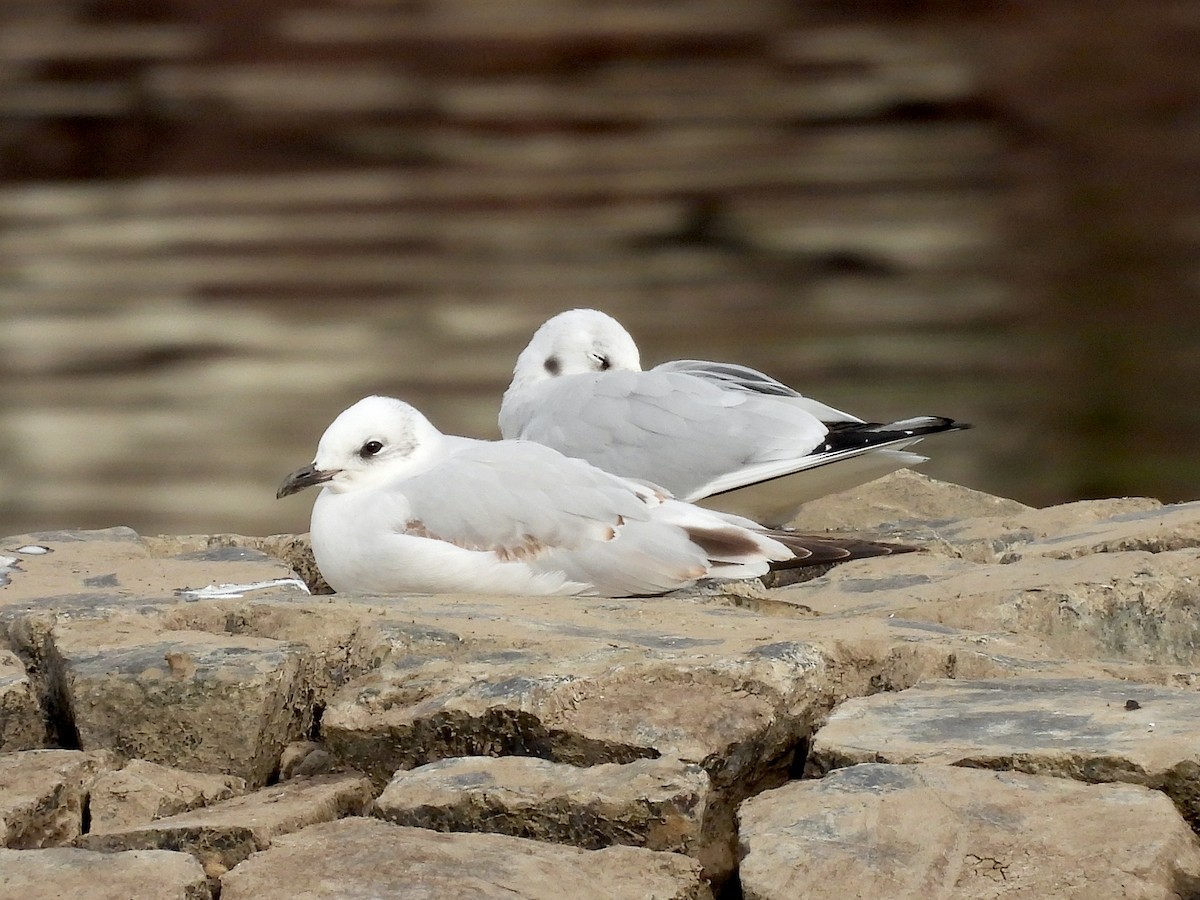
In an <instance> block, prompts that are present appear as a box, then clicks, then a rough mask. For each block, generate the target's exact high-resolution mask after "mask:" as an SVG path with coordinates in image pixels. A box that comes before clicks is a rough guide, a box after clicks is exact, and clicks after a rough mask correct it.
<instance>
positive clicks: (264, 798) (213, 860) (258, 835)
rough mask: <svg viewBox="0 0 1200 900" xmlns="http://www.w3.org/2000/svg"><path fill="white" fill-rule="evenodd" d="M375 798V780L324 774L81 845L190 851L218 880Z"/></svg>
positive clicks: (97, 836) (356, 811) (360, 810)
mask: <svg viewBox="0 0 1200 900" xmlns="http://www.w3.org/2000/svg"><path fill="white" fill-rule="evenodd" d="M371 797H372V795H371V785H370V782H369V781H367V779H365V778H363V777H361V776H355V775H328V776H320V777H316V778H309V779H304V780H297V781H289V782H286V783H283V784H278V785H275V786H274V787H269V788H263V789H262V790H258V791H254V792H253V793H250V794H245V795H243V796H241V797H234V798H233V799H231V800H225V801H222V802H220V803H214V804H213V805H212V806H208V807H205V808H203V809H197V810H192V811H191V812H185V813H180V814H178V815H174V816H167V817H166V818H162V819H157V820H155V821H153V822H147V823H145V824H142V825H134V826H132V827H127V828H123V829H120V830H116V831H109V832H107V833H105V834H88V835H84V836H83V837H81V838H79V839H78V841H77V842H76V843H77V845H78V846H81V847H84V848H86V849H88V850H101V851H104V852H106V853H111V852H114V851H119V850H157V849H171V850H185V851H187V852H189V853H192V854H194V855H195V856H196V857H197V858H198V859H199V860H200V862H201V863H202V864H203V865H204V870H205V872H207V873H208V875H209V877H212V878H216V877H219V876H220V875H221V874H223V873H224V872H225V871H226V870H228V869H230V868H232V867H233V866H235V865H237V864H238V863H239V862H241V861H242V860H243V859H245V858H246V857H247V856H249V855H250V854H251V853H254V852H256V851H258V850H264V849H266V848H267V847H269V846H271V844H272V842H273V841H275V840H276V839H277V838H278V837H279V836H280V835H283V834H288V833H289V832H292V831H298V830H299V829H301V828H304V827H306V826H308V825H312V824H314V823H317V822H328V821H330V820H332V819H337V818H340V817H342V816H355V815H362V814H363V813H365V812H366V811H367V808H368V806H369V805H370V803H371Z"/></svg>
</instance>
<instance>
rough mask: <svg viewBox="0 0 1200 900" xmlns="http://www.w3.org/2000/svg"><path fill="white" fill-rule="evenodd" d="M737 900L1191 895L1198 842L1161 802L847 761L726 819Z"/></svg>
mask: <svg viewBox="0 0 1200 900" xmlns="http://www.w3.org/2000/svg"><path fill="white" fill-rule="evenodd" d="M738 820H739V825H740V848H741V856H742V861H741V868H740V870H739V871H740V875H741V883H742V890H743V894H744V896H745V898H746V900H791V898H794V897H804V896H823V897H847V898H849V897H863V898H867V897H918V896H943V897H955V898H962V900H971V898H980V900H983V898H989V900H990V898H994V897H1009V896H1012V897H1057V898H1078V900H1093V898H1096V900H1099V898H1113V900H1116V898H1125V897H1143V898H1151V897H1158V898H1163V900H1168V898H1176V897H1179V896H1180V895H1181V894H1190V893H1191V892H1192V891H1194V890H1195V888H1196V887H1197V886H1200V843H1198V842H1197V840H1196V837H1195V835H1194V834H1192V833H1191V831H1189V829H1188V827H1187V825H1186V824H1185V823H1184V822H1183V820H1182V819H1181V818H1180V817H1179V814H1178V813H1177V812H1176V811H1175V809H1174V808H1173V807H1172V805H1171V803H1170V801H1169V800H1168V799H1167V798H1166V797H1164V796H1163V795H1162V794H1160V793H1158V792H1156V791H1151V790H1147V789H1146V788H1143V787H1138V786H1136V785H1129V784H1100V785H1088V784H1080V783H1078V782H1074V781H1068V780H1065V779H1061V778H1047V777H1039V776H1034V775H1021V774H1016V773H1012V772H987V771H981V770H978V769H961V768H954V767H949V766H928V765H872V764H864V765H855V766H851V767H849V768H845V769H839V770H837V771H836V772H833V773H831V774H830V775H828V776H827V777H825V778H823V779H821V780H820V781H797V782H792V783H790V784H788V785H785V786H784V787H781V788H777V789H775V790H771V791H767V792H765V793H763V794H760V795H758V796H757V797H753V798H751V799H750V800H747V801H746V802H745V803H743V804H742V806H741V809H740V810H739V812H738Z"/></svg>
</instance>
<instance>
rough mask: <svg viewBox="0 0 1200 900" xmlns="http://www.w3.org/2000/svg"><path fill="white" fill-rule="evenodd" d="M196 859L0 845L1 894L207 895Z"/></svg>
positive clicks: (189, 899)
mask: <svg viewBox="0 0 1200 900" xmlns="http://www.w3.org/2000/svg"><path fill="white" fill-rule="evenodd" d="M211 896H212V894H211V893H210V892H209V889H208V882H207V880H206V879H205V877H204V870H203V869H201V868H200V864H199V863H197V862H196V860H194V859H193V858H192V857H190V856H189V855H188V854H186V853H171V852H169V851H166V850H136V851H134V852H132V853H93V852H91V851H89V850H75V849H71V848H69V847H61V848H56V849H52V850H0V900H27V898H31V897H39V898H45V900H59V898H61V900H67V898H74V897H86V898H87V900H209V898H210V897H211Z"/></svg>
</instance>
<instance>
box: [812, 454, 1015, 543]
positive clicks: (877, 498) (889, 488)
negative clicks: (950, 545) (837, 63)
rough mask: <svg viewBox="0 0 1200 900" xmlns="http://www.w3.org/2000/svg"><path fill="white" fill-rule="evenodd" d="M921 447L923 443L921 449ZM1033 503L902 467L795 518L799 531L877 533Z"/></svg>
mask: <svg viewBox="0 0 1200 900" xmlns="http://www.w3.org/2000/svg"><path fill="white" fill-rule="evenodd" d="M915 449H916V450H917V451H918V452H919V451H920V445H917V447H916V448H915ZM1030 510H1031V507H1028V506H1025V505H1024V504H1023V503H1018V502H1017V501H1016V500H1006V499H1005V498H1003V497H993V496H992V495H991V494H984V493H981V492H979V491H973V490H971V489H970V488H965V487H962V486H960V485H957V484H949V483H947V482H944V481H936V480H935V479H933V478H929V477H927V476H925V475H921V474H920V473H918V472H914V471H912V470H911V469H900V470H899V471H896V472H892V473H891V474H890V475H885V476H883V477H882V478H877V479H876V480H875V481H871V482H868V483H867V484H863V485H859V486H858V487H855V488H851V489H850V490H848V491H842V492H841V493H839V494H831V495H830V496H828V497H821V498H818V499H816V500H811V501H809V502H808V503H805V504H804V507H803V508H802V509H801V510H800V514H799V515H798V516H797V517H796V520H795V522H794V523H793V524H794V525H795V526H796V528H797V530H799V531H814V532H815V531H839V532H854V533H859V532H873V533H878V534H896V533H898V532H900V531H904V530H906V529H910V528H912V527H914V526H915V527H917V528H920V529H924V530H929V529H932V528H934V527H936V524H935V523H949V522H957V521H960V520H962V519H971V518H975V517H978V516H987V517H992V516H1013V515H1017V514H1020V513H1024V512H1028V511H1030Z"/></svg>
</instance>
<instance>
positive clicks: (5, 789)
mask: <svg viewBox="0 0 1200 900" xmlns="http://www.w3.org/2000/svg"><path fill="white" fill-rule="evenodd" d="M118 765H119V763H118V762H117V760H116V758H115V757H114V756H113V754H111V753H108V752H107V751H90V752H86V753H84V752H81V751H78V750H25V751H21V752H17V753H6V754H3V755H0V845H2V846H4V847H10V848H14V849H20V850H24V849H30V848H37V847H54V846H58V845H60V844H67V843H70V842H71V841H72V840H74V839H75V838H76V837H78V836H79V835H80V833H81V832H82V830H83V810H84V807H85V806H86V804H87V796H88V792H89V791H90V790H91V785H92V782H93V780H94V779H95V778H96V776H97V775H98V774H99V773H102V772H104V771H107V770H111V769H114V768H116V767H117V766H118Z"/></svg>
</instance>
